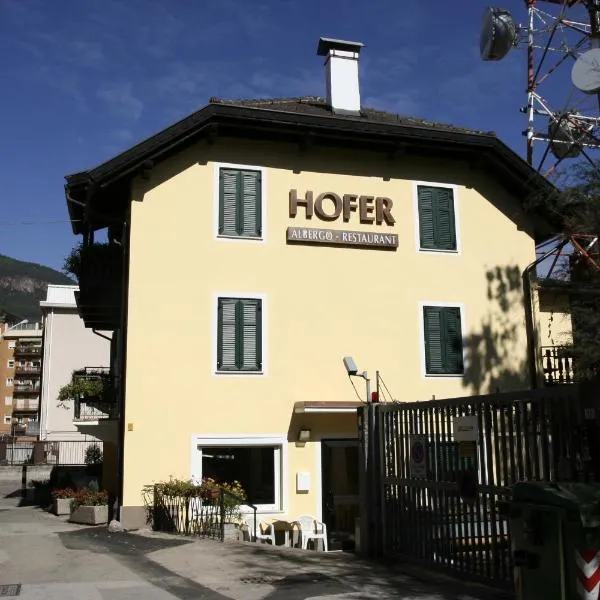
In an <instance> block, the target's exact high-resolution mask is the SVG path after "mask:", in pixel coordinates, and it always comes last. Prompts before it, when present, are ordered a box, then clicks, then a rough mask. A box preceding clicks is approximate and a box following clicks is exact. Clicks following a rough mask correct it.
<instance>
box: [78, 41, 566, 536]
mask: <svg viewBox="0 0 600 600" xmlns="http://www.w3.org/2000/svg"><path fill="white" fill-rule="evenodd" d="M361 50H362V44H359V43H354V42H344V41H339V40H331V39H326V38H322V39H321V40H320V41H319V44H318V54H319V56H321V57H323V59H324V61H325V83H326V85H325V88H326V90H327V96H326V98H316V97H301V98H283V99H282V98H280V99H277V98H275V99H269V100H219V99H216V98H212V99H211V100H210V102H209V104H208V105H207V106H205V107H204V108H202V109H201V110H200V111H198V112H196V113H194V114H193V115H191V116H190V117H188V118H186V119H184V120H182V121H181V122H179V123H177V124H175V125H173V126H172V127H170V128H168V129H166V130H164V131H162V132H160V133H158V134H157V135H156V136H153V137H152V138H150V139H148V140H146V141H144V142H143V143H141V144H139V145H137V146H135V147H133V148H131V149H130V150H127V151H126V152H124V153H122V154H121V155H119V156H117V157H114V158H112V159H110V160H108V161H107V162H105V163H103V164H102V165H99V166H98V167H97V168H95V169H91V170H90V171H84V172H80V173H76V174H73V175H70V176H68V177H67V178H66V179H67V186H66V189H67V193H66V196H67V206H68V209H69V213H70V217H71V219H72V225H73V231H74V233H76V234H81V235H82V236H83V241H84V246H83V248H82V251H81V255H80V258H81V264H80V271H79V273H78V277H79V284H80V291H79V294H78V296H77V304H78V307H79V312H80V314H81V316H82V318H83V320H84V323H85V324H86V326H87V327H88V328H105V329H110V330H112V331H114V342H113V343H114V346H115V350H114V354H113V357H114V361H113V373H114V374H115V375H117V376H118V377H119V378H120V379H119V384H118V385H119V387H118V401H119V405H120V415H121V416H120V423H119V425H120V427H119V429H120V441H119V443H120V448H121V453H120V457H121V458H120V461H119V462H118V463H115V465H114V469H115V470H116V471H117V472H118V473H119V484H118V488H117V490H116V492H117V496H118V504H119V507H120V512H119V515H118V516H119V518H120V520H121V521H122V522H123V524H124V525H125V526H126V527H135V526H140V525H143V523H144V520H145V511H144V508H143V502H142V488H143V486H144V485H147V484H151V483H152V482H156V481H160V480H165V479H168V478H169V476H171V475H172V476H179V477H185V478H189V477H192V478H194V479H201V478H203V477H207V476H210V477H214V478H216V479H218V480H221V481H231V480H233V479H237V480H239V481H240V482H241V483H242V485H243V486H244V488H245V489H246V491H247V493H248V496H249V499H250V501H251V502H253V503H254V504H256V505H257V506H258V507H259V513H260V514H261V516H266V515H269V516H276V517H281V518H293V517H295V516H297V515H299V514H307V513H308V514H313V515H314V516H315V517H317V518H319V519H321V518H322V519H324V520H325V521H326V522H328V523H334V522H338V523H339V522H340V521H341V519H342V512H343V511H345V512H344V514H345V515H346V517H347V515H348V514H349V513H348V511H350V512H351V511H352V510H354V511H356V510H357V507H358V489H357V485H358V483H357V481H358V473H357V469H358V461H357V457H358V427H357V413H356V411H357V407H358V406H360V405H361V403H362V402H364V401H365V396H366V395H365V391H364V388H358V387H357V388H356V390H355V389H353V387H352V385H351V383H352V381H349V380H348V377H347V373H346V369H345V368H344V365H343V363H342V359H343V358H344V357H345V356H348V355H352V356H353V357H354V359H355V360H356V362H357V363H358V365H359V367H360V370H361V371H362V370H363V369H365V370H367V371H368V372H369V373H370V374H371V376H372V377H374V375H375V372H376V371H379V372H380V374H381V375H382V376H383V378H384V380H385V383H386V386H387V389H389V390H390V395H391V396H392V397H393V398H395V399H396V400H400V401H402V400H404V401H409V400H410V401H414V400H421V399H423V400H425V399H431V398H432V397H436V398H444V397H453V396H463V395H467V394H474V393H486V392H488V391H495V390H496V389H498V388H500V389H502V390H503V391H508V390H511V389H516V388H526V387H529V386H530V385H532V381H534V380H535V378H536V377H537V375H538V374H537V373H536V360H535V358H534V359H533V360H531V358H532V357H535V356H536V355H537V353H538V352H539V348H537V347H536V343H537V342H536V338H535V335H534V333H531V332H530V331H529V329H531V328H528V326H527V322H528V319H527V318H526V316H527V315H526V314H525V310H524V308H523V307H524V304H526V303H525V302H524V293H523V290H522V288H521V287H520V283H519V282H520V274H521V273H523V272H525V270H526V269H527V268H528V266H530V265H531V264H532V263H533V261H535V258H536V255H535V246H536V243H537V242H539V241H541V240H544V239H546V238H547V237H548V236H550V235H552V234H553V233H554V232H555V231H556V227H557V224H556V223H553V222H552V217H551V215H547V214H545V213H544V212H543V209H536V210H535V211H532V210H531V208H530V206H531V203H530V202H529V200H530V199H531V197H532V196H533V195H539V194H542V195H543V194H546V193H549V192H551V191H552V190H553V188H552V186H551V185H550V184H549V183H548V182H547V181H546V180H545V179H544V178H543V177H542V176H540V175H539V174H537V173H536V172H535V171H534V170H532V169H531V168H530V166H529V165H527V163H525V162H524V161H523V160H522V159H521V158H520V157H519V156H518V155H516V154H515V153H514V152H513V151H512V150H510V149H509V148H508V147H507V146H506V145H505V144H504V143H503V142H502V141H501V140H500V139H499V138H498V137H497V136H496V135H495V134H492V133H486V132H481V131H473V130H468V129H464V128H460V127H456V126H453V125H441V124H438V123H432V122H428V121H425V120H420V119H414V118H410V117H401V116H398V115H395V114H391V113H386V112H383V111H378V110H374V109H369V108H367V107H364V106H363V104H362V103H361V90H360V85H359V76H358V73H359V55H360V52H361ZM373 94H376V90H370V91H369V95H373ZM84 206H85V207H86V208H85V210H84V208H83V207H84ZM536 206H543V204H539V203H538V204H537V205H536ZM119 223H121V224H123V226H122V227H121V226H117V224H119ZM103 229H108V237H109V242H108V243H106V244H101V243H95V242H94V235H95V232H96V231H98V230H103ZM515 273H516V277H515ZM507 280H508V283H507ZM514 281H517V284H514ZM529 309H531V307H529V308H528V309H527V310H529ZM529 320H530V319H529ZM533 321H535V319H534V320H533ZM156 324H159V325H158V326H157V325H156ZM507 333H508V334H507ZM165 349H169V350H171V351H172V352H174V353H175V352H176V354H177V374H176V376H173V377H171V378H170V379H169V384H168V386H167V387H165V385H163V381H162V380H161V379H160V377H161V376H160V375H158V373H159V370H158V369H159V367H161V366H162V365H164V364H165V356H166V355H165ZM157 376H158V377H159V379H158V380H157ZM390 395H388V399H389V396H390ZM379 399H380V400H383V394H382V395H381V397H380V398H379ZM175 407H176V408H175ZM346 517H344V519H345V522H346V523H352V520H351V519H349V518H346Z"/></svg>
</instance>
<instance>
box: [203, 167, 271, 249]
mask: <svg viewBox="0 0 600 600" xmlns="http://www.w3.org/2000/svg"><path fill="white" fill-rule="evenodd" d="M214 170H215V171H214V229H215V237H216V238H218V239H219V238H221V239H227V240H247V241H248V240H249V241H264V240H265V224H266V206H267V202H266V189H267V186H266V168H265V167H260V166H255V165H240V164H231V163H215V165H214Z"/></svg>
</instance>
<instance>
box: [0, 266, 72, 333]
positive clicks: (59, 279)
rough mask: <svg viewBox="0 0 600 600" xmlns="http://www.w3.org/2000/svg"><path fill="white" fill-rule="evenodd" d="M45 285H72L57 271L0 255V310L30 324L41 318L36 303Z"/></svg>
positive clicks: (44, 292) (38, 306) (67, 278)
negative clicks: (26, 320)
mask: <svg viewBox="0 0 600 600" xmlns="http://www.w3.org/2000/svg"><path fill="white" fill-rule="evenodd" d="M49 283H53V284H56V285H75V282H74V281H73V280H72V279H69V277H67V276H66V275H64V274H63V273H61V272H60V271H55V270H54V269H51V268H50V267H44V266H43V265H38V264H36V263H32V262H25V261H22V260H16V259H14V258H10V257H9V256H3V255H2V254H0V308H2V309H4V310H5V311H7V312H9V313H12V314H14V315H17V316H19V317H21V318H22V319H29V320H30V321H36V320H39V319H40V317H41V314H42V311H41V310H40V300H44V299H45V298H46V288H47V287H48V284H49Z"/></svg>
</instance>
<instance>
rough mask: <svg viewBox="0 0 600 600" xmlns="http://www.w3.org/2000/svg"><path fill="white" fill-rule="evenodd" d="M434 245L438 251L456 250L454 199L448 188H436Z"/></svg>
mask: <svg viewBox="0 0 600 600" xmlns="http://www.w3.org/2000/svg"><path fill="white" fill-rule="evenodd" d="M435 238H436V239H435V243H436V248H438V249H440V250H456V227H455V224H454V197H453V193H452V190H451V189H449V188H436V202H435Z"/></svg>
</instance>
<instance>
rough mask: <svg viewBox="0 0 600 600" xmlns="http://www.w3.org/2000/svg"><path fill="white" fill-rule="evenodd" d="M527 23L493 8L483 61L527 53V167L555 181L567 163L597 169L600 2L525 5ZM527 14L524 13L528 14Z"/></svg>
mask: <svg viewBox="0 0 600 600" xmlns="http://www.w3.org/2000/svg"><path fill="white" fill-rule="evenodd" d="M524 5H525V9H526V12H527V23H526V24H525V25H522V24H518V23H517V22H516V21H515V19H514V18H513V15H512V14H511V13H510V11H508V10H505V9H502V8H493V7H488V8H486V9H485V11H484V15H483V21H482V26H481V36H480V52H481V58H482V60H486V61H497V60H501V59H502V58H504V57H505V56H506V55H507V54H508V53H509V52H510V50H511V49H512V48H521V49H522V48H526V50H527V96H526V98H527V101H526V104H525V105H524V106H522V107H521V108H520V110H521V112H523V113H525V114H526V115H527V124H526V129H525V130H524V131H523V134H524V136H525V139H526V144H527V146H526V148H527V162H528V163H529V164H530V165H532V166H533V167H534V168H535V169H537V170H538V171H540V172H541V173H543V174H545V175H551V174H552V173H553V172H554V170H555V169H556V167H557V166H558V165H559V164H560V163H561V162H562V161H563V160H565V159H573V158H578V157H579V158H580V159H583V160H586V161H588V162H589V163H590V164H595V159H597V158H598V156H594V155H595V154H597V152H596V150H598V149H599V148H600V0H524ZM523 16H525V14H524V15H523Z"/></svg>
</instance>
